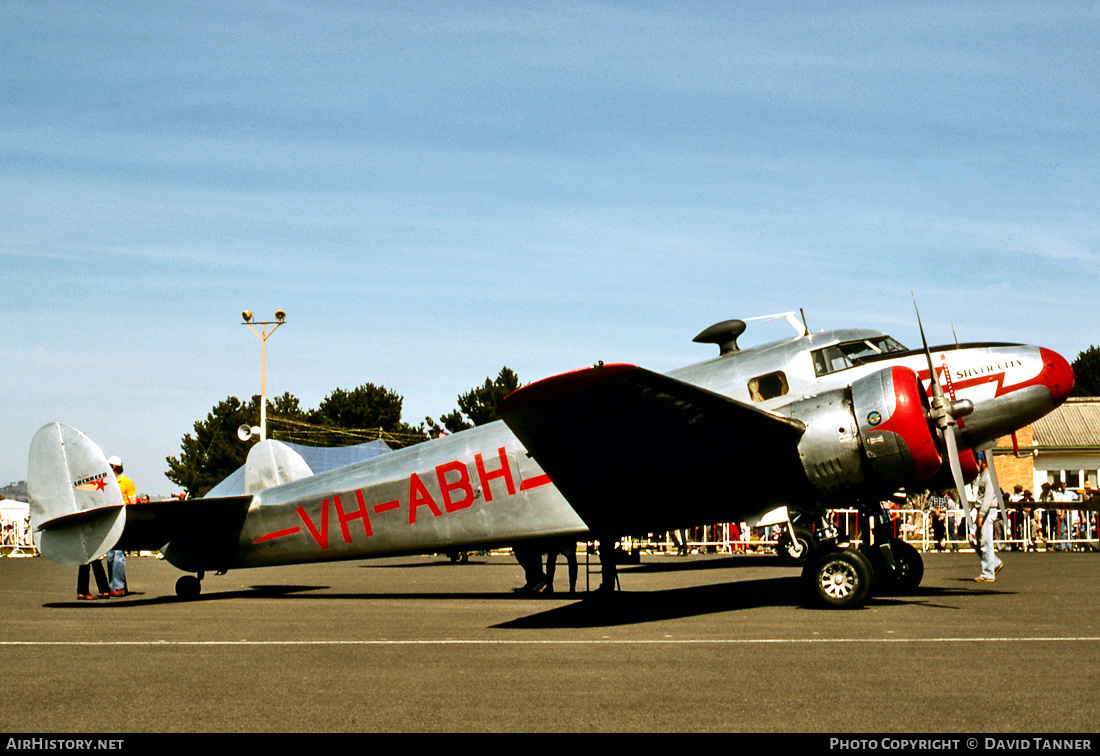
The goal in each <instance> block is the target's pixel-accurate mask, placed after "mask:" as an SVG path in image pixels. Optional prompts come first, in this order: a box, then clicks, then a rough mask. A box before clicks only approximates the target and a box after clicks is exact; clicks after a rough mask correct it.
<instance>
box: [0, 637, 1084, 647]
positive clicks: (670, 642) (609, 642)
mask: <svg viewBox="0 0 1100 756" xmlns="http://www.w3.org/2000/svg"><path fill="white" fill-rule="evenodd" d="M1097 641H1100V636H1068V637H1064V638H1058V637H1034V636H1031V637H1023V638H756V639H752V638H740V639H737V638H730V639H709V640H708V639H694V640H693V639H684V640H676V639H672V638H665V639H653V640H614V639H610V638H603V639H599V640H474V639H468V640H463V639H454V638H449V639H441V640H290V641H261V640H236V641H217V640H214V641H171V640H153V641H0V647H3V646H600V645H605V646H689V645H699V646H706V645H712V646H721V645H730V646H736V645H745V646H753V645H784V644H790V645H796V644H841V643H910V644H913V643H1096V642H1097Z"/></svg>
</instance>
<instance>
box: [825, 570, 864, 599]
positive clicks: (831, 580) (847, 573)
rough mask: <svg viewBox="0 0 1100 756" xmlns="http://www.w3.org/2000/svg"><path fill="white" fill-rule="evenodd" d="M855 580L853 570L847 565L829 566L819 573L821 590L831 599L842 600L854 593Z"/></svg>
mask: <svg viewBox="0 0 1100 756" xmlns="http://www.w3.org/2000/svg"><path fill="white" fill-rule="evenodd" d="M856 579H857V576H856V574H855V570H854V569H852V568H851V567H850V566H849V565H846V564H843V563H840V564H831V565H829V566H828V567H826V568H825V569H824V570H823V571H822V573H821V588H822V590H824V591H825V593H827V594H828V595H829V596H830V597H831V598H844V597H846V596H850V595H852V593H853V592H854V591H855V588H856Z"/></svg>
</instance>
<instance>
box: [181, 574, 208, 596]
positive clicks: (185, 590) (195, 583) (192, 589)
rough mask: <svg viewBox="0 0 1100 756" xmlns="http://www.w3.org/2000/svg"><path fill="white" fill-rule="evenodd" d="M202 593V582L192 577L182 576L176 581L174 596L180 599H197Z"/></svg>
mask: <svg viewBox="0 0 1100 756" xmlns="http://www.w3.org/2000/svg"><path fill="white" fill-rule="evenodd" d="M201 592H202V581H201V580H199V579H198V578H197V577H195V576H194V575H184V576H183V577H181V578H180V579H179V580H177V581H176V595H177V596H179V597H180V598H181V599H193V598H197V597H198V595H199V593H201Z"/></svg>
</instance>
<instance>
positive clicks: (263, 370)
mask: <svg viewBox="0 0 1100 756" xmlns="http://www.w3.org/2000/svg"><path fill="white" fill-rule="evenodd" d="M241 317H242V318H244V323H242V324H241V325H246V326H248V327H249V328H251V329H252V333H254V334H256V336H257V337H258V338H259V339H260V344H261V347H260V353H261V357H260V429H259V430H260V440H261V441H266V440H267V340H268V338H269V337H270V336H271V334H273V333H275V331H276V330H278V328H279V326H281V325H282V324H283V323H285V322H286V313H285V312H283V311H282V310H276V311H275V320H261V321H258V322H256V323H255V324H253V322H252V310H245V311H244V312H242V313H241ZM256 326H261V330H259V331H257V330H256ZM268 326H272V328H271V330H270V331H269V330H268V328H267V327H268ZM241 430H242V432H243V430H244V428H243V427H242V429H241ZM251 435H252V434H251V433H250V434H249V436H251ZM244 440H247V438H245V439H244Z"/></svg>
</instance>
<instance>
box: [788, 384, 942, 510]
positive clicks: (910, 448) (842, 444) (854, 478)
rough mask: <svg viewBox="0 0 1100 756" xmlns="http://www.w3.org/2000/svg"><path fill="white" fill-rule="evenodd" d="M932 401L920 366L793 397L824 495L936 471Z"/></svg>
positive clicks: (915, 479) (809, 466)
mask: <svg viewBox="0 0 1100 756" xmlns="http://www.w3.org/2000/svg"><path fill="white" fill-rule="evenodd" d="M927 401H928V400H927V397H926V395H925V393H924V390H923V389H922V387H921V385H920V381H919V380H918V379H917V374H916V372H914V371H913V370H911V369H909V368H905V367H891V368H886V369H885V370H880V371H879V372H877V373H872V374H870V375H866V376H864V377H863V378H860V379H859V380H857V381H856V382H855V383H853V384H852V386H851V388H850V389H842V390H837V391H830V392H826V393H824V394H820V395H818V396H814V397H810V398H808V399H803V400H801V401H799V402H795V403H793V404H792V405H791V406H790V407H789V409H788V411H789V412H790V416H791V417H792V418H795V419H797V420H800V421H802V422H803V423H804V424H805V425H806V431H805V433H804V434H803V437H802V440H801V441H800V442H799V445H798V453H799V456H800V458H801V460H802V466H803V469H804V470H805V472H806V477H807V478H808V480H809V482H810V485H811V486H812V487H813V489H814V491H816V493H817V494H818V496H820V497H821V498H823V499H829V498H838V497H842V496H846V495H849V494H851V493H853V492H859V491H866V490H867V489H868V487H878V488H882V489H884V490H896V489H897V488H899V487H901V486H905V485H912V484H913V483H919V482H922V481H926V480H928V479H930V478H932V477H933V476H934V475H935V474H936V473H937V472H938V471H939V470H940V468H941V467H942V466H943V458H942V456H941V454H940V450H939V448H938V446H937V444H936V437H935V435H934V431H933V429H932V427H931V426H930V425H929V422H928V415H927Z"/></svg>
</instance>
